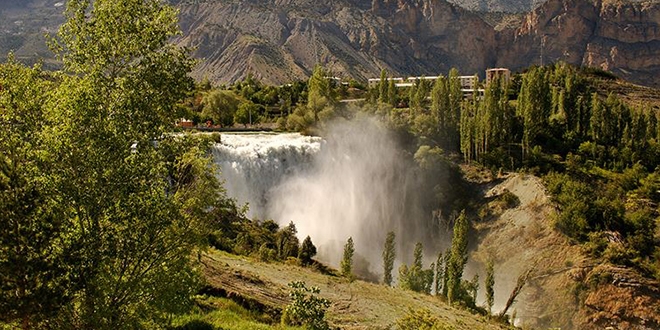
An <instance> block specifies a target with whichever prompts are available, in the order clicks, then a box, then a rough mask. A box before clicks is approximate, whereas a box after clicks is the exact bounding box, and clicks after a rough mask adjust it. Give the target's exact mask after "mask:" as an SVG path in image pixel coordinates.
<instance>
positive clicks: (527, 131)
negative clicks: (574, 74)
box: [518, 68, 552, 157]
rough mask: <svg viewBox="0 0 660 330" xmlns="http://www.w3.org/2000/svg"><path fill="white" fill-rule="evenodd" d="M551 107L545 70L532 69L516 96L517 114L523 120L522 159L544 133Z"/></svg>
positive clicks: (525, 76)
mask: <svg viewBox="0 0 660 330" xmlns="http://www.w3.org/2000/svg"><path fill="white" fill-rule="evenodd" d="M551 106H552V104H551V95H550V86H549V83H548V81H547V77H546V70H545V69H544V68H532V69H531V70H530V71H529V72H527V73H526V74H525V75H524V77H523V81H522V86H521V88H520V94H519V95H518V112H519V115H520V116H521V117H522V119H523V140H522V146H523V156H524V157H525V156H526V155H527V154H528V153H529V150H531V148H532V147H533V146H534V143H535V142H536V139H537V137H538V136H539V135H541V134H543V133H545V132H546V130H547V127H548V119H549V116H550V110H551Z"/></svg>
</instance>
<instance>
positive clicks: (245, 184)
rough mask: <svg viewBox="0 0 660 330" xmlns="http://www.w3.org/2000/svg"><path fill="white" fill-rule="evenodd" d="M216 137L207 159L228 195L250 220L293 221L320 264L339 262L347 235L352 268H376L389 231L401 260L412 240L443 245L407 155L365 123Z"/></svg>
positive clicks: (378, 129) (364, 270)
mask: <svg viewBox="0 0 660 330" xmlns="http://www.w3.org/2000/svg"><path fill="white" fill-rule="evenodd" d="M221 140H222V143H219V144H216V145H215V149H214V157H215V161H216V162H217V164H219V165H220V168H221V171H222V177H223V178H224V180H225V188H226V189H227V192H228V194H229V195H230V196H231V197H234V198H236V199H237V200H238V202H239V203H249V205H250V212H249V215H250V216H252V217H256V218H258V219H273V220H275V221H276V222H278V223H279V224H280V225H286V224H288V223H289V222H290V221H293V222H294V223H295V225H296V227H297V229H298V235H299V238H300V239H302V238H304V237H305V236H307V235H310V236H311V237H312V241H313V242H314V244H315V245H316V246H317V247H318V250H319V254H318V256H317V258H318V259H319V260H321V261H324V262H328V263H330V264H331V265H332V266H335V267H336V266H338V264H339V261H340V258H341V255H342V252H343V245H344V244H345V242H346V240H347V239H348V238H349V237H353V240H354V242H355V247H356V256H355V258H354V260H355V267H356V271H358V272H361V273H362V274H367V273H372V274H373V273H376V274H377V273H380V272H381V267H382V266H381V265H380V260H381V252H382V248H383V243H384V240H385V236H386V235H387V232H389V231H394V232H395V233H396V235H397V242H398V244H397V245H398V251H400V252H399V253H398V256H399V257H400V258H398V259H400V260H402V261H406V260H407V259H409V258H411V256H408V254H410V255H412V246H413V245H414V244H415V243H416V242H417V241H422V242H424V243H425V247H426V248H427V250H429V251H438V250H437V248H439V247H440V246H439V245H443V244H442V243H439V242H438V240H437V237H438V233H437V229H436V228H435V227H434V226H433V225H432V222H433V221H432V216H431V212H430V211H429V210H422V207H421V205H424V203H423V200H424V199H425V198H427V197H426V196H424V195H423V192H420V191H418V189H417V187H419V186H420V185H419V184H418V182H417V181H416V180H417V179H416V178H415V175H414V171H412V170H410V168H411V167H412V166H411V164H410V162H409V161H406V159H410V157H409V156H408V157H404V156H405V155H402V154H401V152H402V151H401V148H399V147H398V146H397V144H396V143H395V142H394V140H393V139H392V137H391V136H390V135H389V133H388V132H387V130H385V129H384V128H381V127H379V126H378V125H377V124H375V123H374V122H372V121H363V122H360V123H344V124H342V125H335V126H334V127H332V128H330V129H329V130H328V132H327V134H326V137H325V140H323V139H321V138H318V137H307V136H302V135H299V134H291V133H287V134H261V133H260V134H223V135H222V139H221ZM429 257H432V256H431V255H429Z"/></svg>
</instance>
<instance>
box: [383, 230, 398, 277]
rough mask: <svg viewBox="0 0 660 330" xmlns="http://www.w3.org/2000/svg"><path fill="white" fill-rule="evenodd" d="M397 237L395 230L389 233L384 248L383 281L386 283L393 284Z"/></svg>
mask: <svg viewBox="0 0 660 330" xmlns="http://www.w3.org/2000/svg"><path fill="white" fill-rule="evenodd" d="M395 238H396V235H395V234H394V232H393V231H391V232H389V233H387V238H385V247H384V248H383V283H385V284H386V285H392V270H394V260H395V259H396V247H395V245H394V240H395Z"/></svg>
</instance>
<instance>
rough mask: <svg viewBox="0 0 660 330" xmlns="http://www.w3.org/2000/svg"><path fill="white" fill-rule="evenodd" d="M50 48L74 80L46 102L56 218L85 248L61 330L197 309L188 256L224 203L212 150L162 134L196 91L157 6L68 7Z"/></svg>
mask: <svg viewBox="0 0 660 330" xmlns="http://www.w3.org/2000/svg"><path fill="white" fill-rule="evenodd" d="M65 15H66V18H67V21H66V23H65V24H64V25H62V27H61V29H60V32H59V34H58V38H57V39H56V41H54V43H53V45H54V48H55V49H56V51H57V52H58V55H59V57H60V58H61V60H62V61H63V64H64V69H65V70H66V72H67V73H69V74H70V75H66V76H61V80H60V82H59V85H58V87H57V88H56V90H55V92H54V95H53V97H52V98H50V99H49V102H47V104H46V106H47V107H48V109H49V111H48V112H47V115H48V116H47V118H46V120H45V122H46V123H47V124H48V126H47V127H45V130H44V137H45V138H44V141H45V144H46V145H47V146H48V150H47V151H46V152H45V157H48V158H51V159H57V163H55V164H50V165H49V166H48V167H47V172H46V173H48V175H49V176H50V178H51V179H52V180H53V182H54V183H53V184H54V189H55V191H56V197H55V198H58V199H59V201H60V202H61V203H64V204H65V205H66V208H65V209H64V212H63V214H62V216H61V217H59V221H62V222H63V225H64V226H67V227H68V228H69V230H71V231H72V233H71V234H70V235H69V236H68V237H67V240H69V241H70V242H72V244H75V245H76V246H77V247H78V250H77V251H76V253H74V254H73V255H71V256H70V257H69V258H70V259H69V260H67V262H68V263H67V266H69V265H70V266H71V267H70V268H69V269H68V271H69V272H75V273H76V276H77V279H76V282H75V283H76V286H77V287H76V292H75V298H74V300H73V301H72V302H71V303H70V304H68V306H67V308H65V309H64V310H63V311H62V313H60V317H59V318H58V322H60V323H61V324H59V325H57V326H56V327H59V328H69V327H74V328H96V329H110V328H137V327H154V326H157V325H158V324H162V323H164V322H165V320H166V318H167V317H168V316H169V315H171V314H172V313H181V312H183V311H185V310H187V308H190V307H191V305H190V304H191V296H192V294H193V293H194V292H196V286H197V278H198V276H197V273H196V271H195V269H194V267H193V265H192V264H191V258H190V256H191V254H192V253H193V252H194V251H195V250H197V249H199V248H201V246H202V244H204V242H205V238H206V233H207V230H206V225H205V223H206V220H207V218H208V216H209V210H213V208H214V205H216V203H217V202H218V199H220V198H221V194H220V185H219V183H218V181H217V179H216V178H215V175H214V173H212V172H210V171H209V169H210V166H211V165H210V164H211V163H212V162H211V159H210V158H209V156H208V153H207V149H206V148H207V147H208V145H205V144H204V143H202V142H201V141H193V140H192V139H191V138H189V137H185V136H184V137H173V136H168V135H167V134H166V133H167V132H168V131H169V130H170V129H171V127H172V125H173V123H174V121H175V120H176V118H177V116H178V113H177V111H178V108H177V104H178V103H179V102H180V101H182V100H183V99H184V98H185V97H186V95H187V93H188V92H189V91H190V90H191V89H192V87H193V85H194V84H193V81H192V79H191V78H190V77H189V75H188V73H189V72H190V71H191V69H192V66H193V63H194V62H193V61H192V60H191V59H190V58H189V57H188V56H187V52H186V51H185V50H184V49H180V48H178V47H176V46H173V45H171V44H169V43H168V41H169V40H171V38H172V37H174V36H175V35H176V34H177V33H178V31H179V30H178V27H177V24H176V11H175V10H174V9H173V8H172V7H170V6H167V5H165V4H163V3H162V2H161V1H158V0H144V1H135V0H112V1H110V0H95V1H85V0H72V1H69V2H68V5H67V9H66V12H65Z"/></svg>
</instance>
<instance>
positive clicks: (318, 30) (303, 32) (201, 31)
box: [178, 0, 495, 83]
mask: <svg viewBox="0 0 660 330" xmlns="http://www.w3.org/2000/svg"><path fill="white" fill-rule="evenodd" d="M180 8H181V15H180V19H181V26H182V29H183V32H184V34H183V37H181V38H180V40H178V42H179V44H181V45H184V46H189V47H193V48H194V49H195V51H194V54H193V55H194V56H195V57H198V58H200V59H202V64H201V65H200V66H198V68H197V70H196V75H197V76H198V77H204V76H205V77H207V78H209V79H211V80H215V81H217V82H225V83H226V82H231V81H234V80H236V79H240V78H242V77H244V76H246V75H247V74H248V73H251V74H253V75H254V76H256V77H258V78H260V79H262V80H263V81H264V82H266V83H283V82H288V81H291V80H295V79H305V78H306V77H307V76H308V75H309V74H310V72H311V70H312V69H313V67H314V66H315V65H316V64H322V65H323V66H325V67H326V68H329V69H330V70H331V71H333V72H334V73H335V74H336V75H338V76H343V77H353V78H357V79H365V78H367V77H372V76H375V75H378V73H379V72H380V70H381V69H382V68H384V69H387V70H388V71H389V72H390V73H392V74H403V75H422V74H426V75H431V74H438V73H441V72H447V71H448V70H449V69H450V68H451V67H459V68H461V70H463V71H464V72H468V73H469V74H472V73H475V72H478V71H482V70H483V69H484V68H486V67H488V66H489V65H490V64H491V63H493V59H494V54H495V52H494V45H495V31H494V30H493V29H492V28H491V27H490V26H489V25H488V24H486V23H485V22H484V21H483V20H481V19H480V18H479V17H478V16H477V15H476V14H472V13H470V12H468V11H466V10H464V9H462V8H460V7H457V6H455V5H452V4H449V3H448V2H445V1H443V0H396V1H395V0H373V1H372V2H371V4H370V5H369V6H367V5H365V2H364V1H357V0H343V1H341V0H340V1H332V2H327V3H325V4H323V5H320V4H319V2H316V1H309V0H268V1H255V0H252V1H207V2H200V3H192V4H186V3H182V4H180ZM465 27H470V28H467V29H466V28H465ZM465 54H468V55H467V56H466V55H465Z"/></svg>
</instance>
